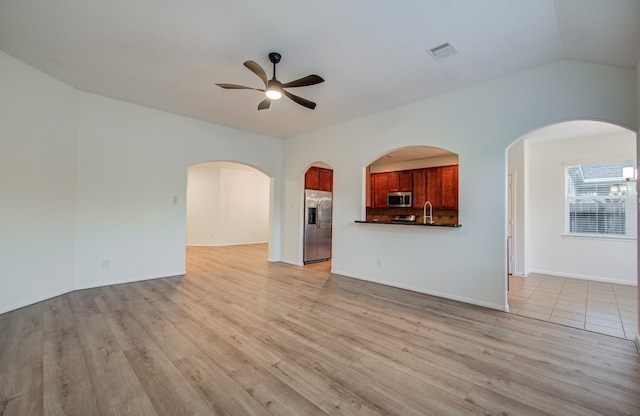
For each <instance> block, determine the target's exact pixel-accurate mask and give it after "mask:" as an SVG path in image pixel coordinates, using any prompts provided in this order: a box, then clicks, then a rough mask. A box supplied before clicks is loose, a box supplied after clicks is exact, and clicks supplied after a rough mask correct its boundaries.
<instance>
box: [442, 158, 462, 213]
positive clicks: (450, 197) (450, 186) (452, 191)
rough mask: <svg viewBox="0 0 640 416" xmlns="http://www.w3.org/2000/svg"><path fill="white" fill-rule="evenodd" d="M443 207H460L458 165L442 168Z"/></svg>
mask: <svg viewBox="0 0 640 416" xmlns="http://www.w3.org/2000/svg"><path fill="white" fill-rule="evenodd" d="M441 169H442V178H441V180H442V209H458V166H457V165H455V166H443V167H442V168H441Z"/></svg>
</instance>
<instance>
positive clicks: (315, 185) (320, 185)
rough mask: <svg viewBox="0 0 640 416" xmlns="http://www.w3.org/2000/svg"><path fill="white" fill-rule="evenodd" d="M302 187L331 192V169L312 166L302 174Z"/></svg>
mask: <svg viewBox="0 0 640 416" xmlns="http://www.w3.org/2000/svg"><path fill="white" fill-rule="evenodd" d="M304 189H313V190H316V191H329V192H333V171H332V170H331V169H324V168H319V167H317V166H312V167H310V168H309V170H307V173H306V174H305V175H304Z"/></svg>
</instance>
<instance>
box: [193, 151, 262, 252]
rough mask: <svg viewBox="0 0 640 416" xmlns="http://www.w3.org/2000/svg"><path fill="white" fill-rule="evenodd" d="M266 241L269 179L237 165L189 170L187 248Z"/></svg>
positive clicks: (213, 164) (216, 164)
mask: <svg viewBox="0 0 640 416" xmlns="http://www.w3.org/2000/svg"><path fill="white" fill-rule="evenodd" d="M268 240H269V178H268V177H267V176H266V175H265V174H264V173H262V172H260V171H258V170H256V169H253V168H251V167H248V166H244V165H240V164H237V163H226V162H210V163H201V164H198V165H195V166H191V167H189V174H188V184H187V245H201V246H202V245H204V246H222V245H235V244H256V243H265V242H267V241H268Z"/></svg>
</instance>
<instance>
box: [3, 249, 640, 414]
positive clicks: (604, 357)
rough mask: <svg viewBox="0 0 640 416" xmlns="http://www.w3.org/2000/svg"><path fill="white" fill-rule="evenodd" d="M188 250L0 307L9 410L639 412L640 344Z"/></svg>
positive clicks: (250, 254) (224, 252) (249, 252)
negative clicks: (118, 281)
mask: <svg viewBox="0 0 640 416" xmlns="http://www.w3.org/2000/svg"><path fill="white" fill-rule="evenodd" d="M266 249H267V248H266V246H265V245H255V246H242V247H217V248H188V249H187V259H188V264H187V271H188V274H187V275H186V276H181V277H173V278H167V279H157V280H152V281H146V282H139V283H131V284H124V285H117V286H110V287H104V288H98V289H90V290H83V291H77V292H73V293H70V294H67V295H64V296H60V297H57V298H54V299H50V300H48V301H45V302H41V303H38V304H35V305H31V306H29V307H26V308H22V309H20V310H16V311H12V312H9V313H6V314H3V315H0V415H2V416H8V415H43V414H46V415H67V414H68V415H156V414H157V415H172V416H175V415H279V416H280V415H297V416H299V415H402V416H408V415H420V416H423V415H447V416H449V415H470V414H471V415H580V416H588V415H639V414H640V356H639V355H638V352H637V351H636V348H635V345H634V344H633V343H632V342H631V341H628V340H625V339H620V338H614V337H610V336H606V335H601V334H595V333H591V332H587V331H583V330H580V329H575V328H570V327H566V326H561V325H555V324H552V323H548V322H542V321H539V320H534V319H529V318H525V317H521V316H517V315H513V314H508V313H503V312H499V311H494V310H488V309H484V308H480V307H475V306H470V305H466V304H462V303H458V302H454V301H449V300H445V299H440V298H436V297H431V296H426V295H422V294H418V293H413V292H408V291H404V290H400V289H394V288H390V287H386V286H381V285H376V284H372V283H367V282H362V281H358V280H354V279H350V278H346V277H341V276H336V275H331V274H330V273H329V272H328V269H327V266H326V265H325V264H315V265H310V266H306V267H296V266H291V265H285V264H271V263H268V262H267V261H266V256H267V252H266Z"/></svg>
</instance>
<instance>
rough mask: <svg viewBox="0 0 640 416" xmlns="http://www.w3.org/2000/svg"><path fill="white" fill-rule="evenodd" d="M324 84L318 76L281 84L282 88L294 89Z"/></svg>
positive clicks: (309, 76)
mask: <svg viewBox="0 0 640 416" xmlns="http://www.w3.org/2000/svg"><path fill="white" fill-rule="evenodd" d="M321 82H324V79H322V77H320V76H318V75H315V74H313V75H307V76H306V77H303V78H300V79H297V80H295V81H291V82H287V83H286V84H282V88H294V87H306V86H309V85H316V84H320V83H321Z"/></svg>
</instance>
